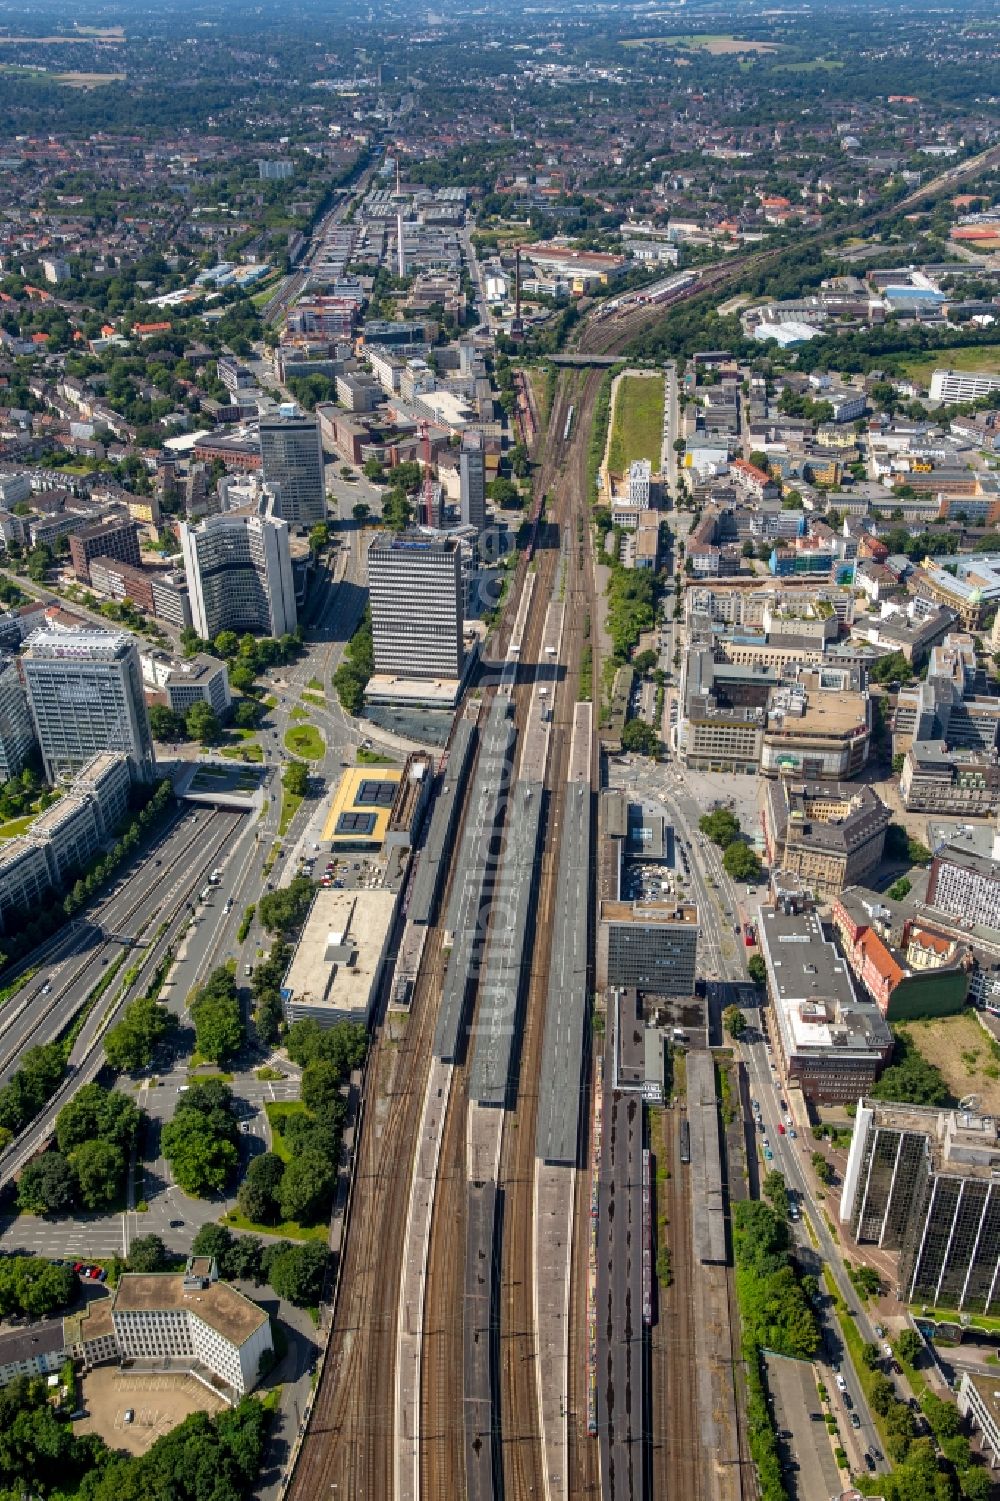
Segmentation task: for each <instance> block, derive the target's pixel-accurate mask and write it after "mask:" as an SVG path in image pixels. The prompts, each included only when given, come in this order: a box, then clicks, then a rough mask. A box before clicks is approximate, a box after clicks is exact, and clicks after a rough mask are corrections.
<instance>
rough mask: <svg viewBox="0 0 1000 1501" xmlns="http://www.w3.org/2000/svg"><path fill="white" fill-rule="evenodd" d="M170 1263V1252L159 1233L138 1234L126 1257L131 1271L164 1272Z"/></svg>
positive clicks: (126, 1262) (127, 1265)
mask: <svg viewBox="0 0 1000 1501" xmlns="http://www.w3.org/2000/svg"><path fill="white" fill-rule="evenodd" d="M169 1263H170V1253H169V1251H168V1250H167V1248H166V1246H165V1245H164V1244H163V1241H162V1240H161V1239H160V1237H159V1236H158V1235H137V1236H136V1238H135V1240H134V1241H133V1242H132V1244H131V1245H130V1246H129V1248H128V1256H127V1257H126V1259H125V1265H126V1267H127V1268H128V1270H129V1271H130V1272H162V1271H164V1270H165V1268H166V1267H167V1266H168V1265H169Z"/></svg>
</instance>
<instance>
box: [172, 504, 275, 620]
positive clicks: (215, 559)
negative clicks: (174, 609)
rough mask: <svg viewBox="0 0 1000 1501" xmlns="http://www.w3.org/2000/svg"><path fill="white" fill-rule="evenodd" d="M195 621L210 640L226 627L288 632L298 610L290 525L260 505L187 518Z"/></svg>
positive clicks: (184, 546)
mask: <svg viewBox="0 0 1000 1501" xmlns="http://www.w3.org/2000/svg"><path fill="white" fill-rule="evenodd" d="M181 552H182V553H183V555H184V573H185V576H186V578H187V586H188V593H189V595H190V599H191V623H192V625H193V626H194V629H195V630H196V631H197V632H198V635H199V636H201V637H202V638H203V639H204V640H206V641H211V640H213V639H214V638H215V637H216V636H217V635H218V634H219V632H220V631H255V632H257V633H258V634H259V635H262V636H284V635H286V634H287V633H288V632H290V631H294V629H295V626H296V623H297V620H298V614H297V611H296V607H295V584H294V581H293V579H292V561H291V557H290V554H289V549H288V525H287V523H286V522H285V521H282V520H281V519H280V518H279V517H276V516H266V515H265V516H260V515H258V514H257V513H256V512H255V511H227V512H226V513H225V514H224V515H222V516H208V517H206V519H205V520H204V521H202V522H199V523H198V525H197V526H189V525H187V523H185V522H182V523H181Z"/></svg>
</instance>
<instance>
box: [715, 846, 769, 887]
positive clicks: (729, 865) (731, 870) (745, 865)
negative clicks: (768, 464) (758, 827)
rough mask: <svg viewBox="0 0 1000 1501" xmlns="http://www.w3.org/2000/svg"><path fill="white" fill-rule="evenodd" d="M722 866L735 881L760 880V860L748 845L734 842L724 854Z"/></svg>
mask: <svg viewBox="0 0 1000 1501" xmlns="http://www.w3.org/2000/svg"><path fill="white" fill-rule="evenodd" d="M722 864H723V866H724V867H725V871H726V874H727V875H728V876H729V877H730V878H731V879H732V880H734V881H747V882H754V881H759V880H760V858H759V856H758V854H757V852H756V850H753V849H751V848H750V846H749V845H748V844H742V843H740V842H739V841H738V840H734V842H733V843H732V844H730V845H728V846H727V848H726V850H725V851H724V852H723V856H722Z"/></svg>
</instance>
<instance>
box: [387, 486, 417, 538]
mask: <svg viewBox="0 0 1000 1501" xmlns="http://www.w3.org/2000/svg"><path fill="white" fill-rule="evenodd" d="M412 519H413V507H412V506H411V504H410V502H409V501H408V500H407V498H406V495H405V494H404V492H403V491H402V490H390V491H389V492H388V493H387V495H386V496H385V497H384V499H383V501H382V521H383V523H384V525H385V526H387V527H389V528H390V530H392V531H394V532H402V531H405V530H406V528H407V527H408V526H409V524H410V522H411V520H412Z"/></svg>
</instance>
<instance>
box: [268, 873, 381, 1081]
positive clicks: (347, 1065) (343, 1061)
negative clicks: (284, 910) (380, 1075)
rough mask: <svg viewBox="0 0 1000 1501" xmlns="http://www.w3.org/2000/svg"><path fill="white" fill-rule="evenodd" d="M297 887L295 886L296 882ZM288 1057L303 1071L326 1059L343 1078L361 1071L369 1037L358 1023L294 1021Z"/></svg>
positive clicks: (289, 1038)
mask: <svg viewBox="0 0 1000 1501" xmlns="http://www.w3.org/2000/svg"><path fill="white" fill-rule="evenodd" d="M293 884H294V883H293ZM285 1046H286V1048H287V1050H288V1056H289V1058H291V1060H292V1062H293V1063H298V1064H300V1065H301V1066H302V1067H303V1068H305V1067H306V1065H308V1064H310V1063H315V1062H317V1060H319V1059H321V1058H323V1059H327V1060H329V1061H330V1062H332V1063H335V1064H336V1065H337V1068H338V1069H339V1071H340V1077H341V1079H346V1078H347V1076H348V1075H349V1074H350V1073H351V1071H352V1069H355V1068H360V1067H361V1065H362V1063H363V1062H364V1060H365V1053H366V1052H367V1051H368V1034H367V1032H366V1031H365V1028H364V1027H363V1026H361V1025H360V1024H359V1023H356V1022H338V1023H337V1024H336V1025H335V1026H333V1027H321V1026H320V1025H319V1024H318V1022H315V1021H313V1020H312V1018H309V1017H307V1018H304V1019H303V1020H302V1021H297V1022H293V1023H292V1025H291V1026H290V1027H289V1029H288V1034H287V1036H286V1038H285Z"/></svg>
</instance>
